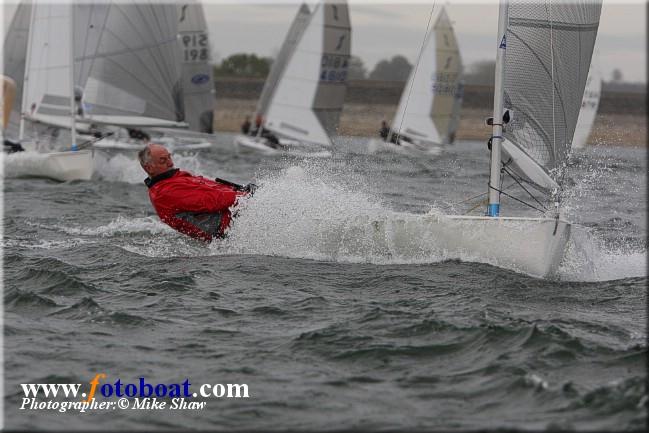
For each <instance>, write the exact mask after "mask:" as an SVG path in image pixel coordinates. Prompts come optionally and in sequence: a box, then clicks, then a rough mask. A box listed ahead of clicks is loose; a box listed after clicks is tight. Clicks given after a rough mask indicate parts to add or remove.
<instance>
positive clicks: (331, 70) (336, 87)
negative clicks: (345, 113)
mask: <svg viewBox="0 0 649 433" xmlns="http://www.w3.org/2000/svg"><path fill="white" fill-rule="evenodd" d="M322 7H323V8H324V38H323V53H322V61H321V69H320V83H319V86H318V90H317V92H316V95H315V98H314V100H313V111H314V112H315V115H316V116H317V117H318V119H319V120H320V123H321V124H322V127H323V128H324V130H325V131H327V133H328V134H330V135H331V134H334V133H336V132H337V130H338V122H339V120H340V113H341V112H342V107H343V104H344V103H345V95H346V94H347V71H348V68H349V58H350V53H351V45H352V41H351V39H352V38H351V22H350V20H349V10H348V7H347V3H346V2H343V1H337V0H333V1H326V2H325V3H324V4H323V5H322Z"/></svg>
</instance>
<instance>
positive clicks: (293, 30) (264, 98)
mask: <svg viewBox="0 0 649 433" xmlns="http://www.w3.org/2000/svg"><path fill="white" fill-rule="evenodd" d="M310 16H311V12H310V11H309V7H308V6H307V5H306V4H304V3H302V5H300V8H299V9H298V11H297V14H296V15H295V18H294V19H293V22H292V23H291V27H289V29H288V32H287V33H286V37H285V38H284V43H283V44H282V48H281V49H280V50H279V53H278V54H277V58H276V59H275V61H273V65H272V66H271V68H270V72H269V73H268V78H266V81H265V82H264V88H263V89H262V91H261V96H260V97H259V101H258V102H257V113H256V114H257V115H260V116H262V118H265V117H266V114H267V112H268V106H269V105H270V101H271V99H272V98H273V95H274V93H275V90H276V89H277V82H278V81H279V79H280V78H281V76H282V75H283V73H284V70H285V69H286V65H287V63H288V61H289V59H290V58H291V56H292V55H293V52H294V51H295V47H296V46H297V43H298V42H299V41H300V38H301V37H302V34H303V33H304V30H305V29H306V27H307V25H308V24H309V17H310Z"/></svg>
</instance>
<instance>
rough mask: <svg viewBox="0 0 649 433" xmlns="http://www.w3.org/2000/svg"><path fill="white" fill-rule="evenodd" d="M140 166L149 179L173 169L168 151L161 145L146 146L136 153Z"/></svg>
mask: <svg viewBox="0 0 649 433" xmlns="http://www.w3.org/2000/svg"><path fill="white" fill-rule="evenodd" d="M137 156H138V158H139V159H140V165H141V166H142V169H144V171H146V174H148V175H149V177H150V178H153V177H155V176H158V175H160V174H162V173H165V172H167V171H169V170H171V169H172V168H174V162H173V160H172V159H171V154H170V153H169V151H168V150H167V149H166V148H165V147H164V146H163V145H161V144H155V143H151V144H147V145H146V146H145V147H144V149H142V150H141V151H140V153H138V155H137Z"/></svg>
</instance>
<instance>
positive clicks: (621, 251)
mask: <svg viewBox="0 0 649 433" xmlns="http://www.w3.org/2000/svg"><path fill="white" fill-rule="evenodd" d="M646 275H647V251H646V250H644V251H642V250H639V249H638V248H637V247H632V246H624V247H621V248H610V247H606V245H605V244H604V242H603V241H602V240H601V239H600V238H598V237H597V236H596V235H594V234H592V233H591V232H590V231H589V230H588V229H587V228H585V227H579V226H573V230H572V234H571V236H570V240H569V242H568V246H567V249H566V253H565V255H564V259H563V261H562V263H561V266H560V268H559V277H560V278H561V279H562V280H567V281H607V280H616V279H621V278H630V277H644V276H646Z"/></svg>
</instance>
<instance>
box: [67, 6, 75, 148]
mask: <svg viewBox="0 0 649 433" xmlns="http://www.w3.org/2000/svg"><path fill="white" fill-rule="evenodd" d="M68 13H69V14H70V15H69V20H70V30H69V32H70V33H69V35H70V54H69V56H68V57H69V61H70V133H71V135H72V150H77V128H76V126H77V122H76V118H77V113H76V111H77V110H76V109H75V105H76V104H75V100H74V5H73V4H72V3H70V6H69V9H68Z"/></svg>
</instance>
